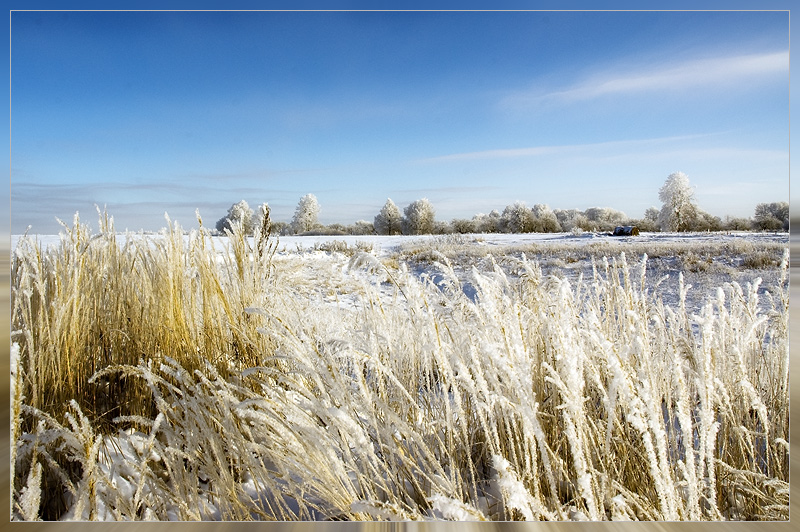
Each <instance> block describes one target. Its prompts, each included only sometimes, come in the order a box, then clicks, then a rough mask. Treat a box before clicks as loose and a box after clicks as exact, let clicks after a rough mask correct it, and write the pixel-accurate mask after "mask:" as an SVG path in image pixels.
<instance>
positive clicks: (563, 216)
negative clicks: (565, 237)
mask: <svg viewBox="0 0 800 532" xmlns="http://www.w3.org/2000/svg"><path fill="white" fill-rule="evenodd" d="M553 214H555V215H556V220H558V224H559V225H560V226H561V229H562V230H563V231H572V230H573V229H574V228H575V227H578V224H579V222H582V221H584V220H585V219H586V217H585V216H584V215H583V212H582V211H579V210H578V209H555V210H554V211H553Z"/></svg>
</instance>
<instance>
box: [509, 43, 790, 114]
mask: <svg viewBox="0 0 800 532" xmlns="http://www.w3.org/2000/svg"><path fill="white" fill-rule="evenodd" d="M788 73H789V52H788V50H787V51H778V52H769V53H754V54H740V55H733V56H727V57H717V58H713V59H695V60H690V61H685V62H683V63H679V64H675V65H669V66H665V67H663V68H658V69H639V70H635V71H627V72H624V71H607V72H604V73H602V74H599V75H595V76H591V77H588V78H586V79H584V80H583V81H581V82H579V83H577V84H575V85H572V86H570V87H568V88H565V89H563V90H556V91H551V92H542V91H541V90H538V89H533V90H527V91H520V92H517V93H514V94H512V95H510V96H508V97H506V98H505V99H504V100H503V104H504V105H505V106H508V107H525V106H530V105H535V104H539V103H545V102H575V101H585V100H593V99H596V98H600V97H604V96H613V95H631V94H636V93H644V92H669V91H678V90H679V91H683V90H686V89H697V88H700V87H712V86H713V87H720V86H730V85H733V84H750V83H754V82H759V81H762V80H763V79H764V78H765V77H767V76H770V75H775V74H787V75H788Z"/></svg>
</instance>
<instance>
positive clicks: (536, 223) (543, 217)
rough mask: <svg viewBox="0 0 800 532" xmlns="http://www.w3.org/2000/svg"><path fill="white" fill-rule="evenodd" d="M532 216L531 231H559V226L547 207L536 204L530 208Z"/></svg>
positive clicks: (542, 204)
mask: <svg viewBox="0 0 800 532" xmlns="http://www.w3.org/2000/svg"><path fill="white" fill-rule="evenodd" d="M531 214H532V215H533V230H534V231H536V232H539V233H557V232H559V231H561V224H560V223H559V222H558V218H557V217H556V214H555V213H554V212H553V210H552V209H551V208H550V206H549V205H547V204H544V203H537V204H536V205H534V206H533V208H531Z"/></svg>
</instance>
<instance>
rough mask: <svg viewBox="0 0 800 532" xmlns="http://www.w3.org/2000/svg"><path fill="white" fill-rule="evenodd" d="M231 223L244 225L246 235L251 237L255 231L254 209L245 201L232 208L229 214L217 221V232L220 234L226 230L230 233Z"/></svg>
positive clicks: (235, 204)
mask: <svg viewBox="0 0 800 532" xmlns="http://www.w3.org/2000/svg"><path fill="white" fill-rule="evenodd" d="M231 222H237V223H240V224H242V227H243V228H244V232H245V234H247V235H249V234H252V233H253V229H255V220H254V219H253V209H251V208H250V206H249V205H248V204H247V202H246V201H245V200H242V201H240V202H239V203H234V204H233V205H231V206H230V208H229V209H228V214H226V215H225V216H223V217H222V218H220V219H219V220H218V221H217V225H216V228H217V231H219V232H220V233H223V232H224V231H225V229H228V230H229V231H230V230H231V229H232V226H231Z"/></svg>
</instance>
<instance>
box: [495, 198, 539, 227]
mask: <svg viewBox="0 0 800 532" xmlns="http://www.w3.org/2000/svg"><path fill="white" fill-rule="evenodd" d="M501 220H502V226H503V229H504V230H505V231H507V232H509V233H530V232H531V231H533V213H532V212H531V210H530V209H529V208H528V207H527V206H526V205H525V202H524V201H515V202H514V203H512V204H511V205H508V206H507V207H506V208H505V209H503V214H502V215H501Z"/></svg>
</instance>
